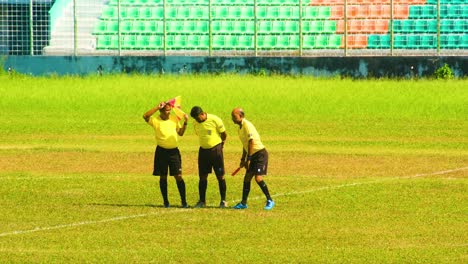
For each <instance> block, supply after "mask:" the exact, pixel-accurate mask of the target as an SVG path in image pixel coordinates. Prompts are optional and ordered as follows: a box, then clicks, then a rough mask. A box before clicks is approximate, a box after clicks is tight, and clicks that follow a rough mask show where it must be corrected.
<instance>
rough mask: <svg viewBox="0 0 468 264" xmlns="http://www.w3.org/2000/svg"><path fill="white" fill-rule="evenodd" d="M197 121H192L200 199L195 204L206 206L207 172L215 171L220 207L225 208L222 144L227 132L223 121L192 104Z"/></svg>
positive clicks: (192, 112) (193, 114)
mask: <svg viewBox="0 0 468 264" xmlns="http://www.w3.org/2000/svg"><path fill="white" fill-rule="evenodd" d="M190 116H192V117H193V118H194V119H195V120H196V121H197V122H196V123H194V130H195V133H196V134H197V135H198V139H199V143H200V148H199V149H198V176H199V177H200V180H199V182H198V193H199V195H200V200H199V201H198V203H197V204H196V205H195V207H197V208H203V207H205V206H206V188H207V186H208V174H210V173H211V172H212V169H213V170H214V172H215V175H216V178H217V179H218V186H219V194H220V196H221V202H220V203H219V207H220V208H225V207H226V206H227V203H226V180H225V179H224V156H223V146H224V142H225V141H226V138H227V134H226V129H225V127H224V124H223V121H222V120H221V119H220V118H219V117H217V116H215V115H212V114H207V113H206V112H204V111H203V110H202V109H201V107H199V106H194V107H193V108H192V110H191V111H190Z"/></svg>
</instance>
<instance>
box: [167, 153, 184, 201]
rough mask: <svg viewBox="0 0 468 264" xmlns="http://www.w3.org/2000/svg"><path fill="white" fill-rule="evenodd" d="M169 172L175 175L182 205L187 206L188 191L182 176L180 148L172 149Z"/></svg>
mask: <svg viewBox="0 0 468 264" xmlns="http://www.w3.org/2000/svg"><path fill="white" fill-rule="evenodd" d="M169 172H170V175H171V176H174V178H175V180H176V183H177V189H178V190H179V194H180V201H181V204H182V207H184V208H187V207H188V205H187V199H186V191H185V182H184V179H183V178H182V158H181V156H180V152H179V149H177V148H176V149H172V150H171V154H170V160H169Z"/></svg>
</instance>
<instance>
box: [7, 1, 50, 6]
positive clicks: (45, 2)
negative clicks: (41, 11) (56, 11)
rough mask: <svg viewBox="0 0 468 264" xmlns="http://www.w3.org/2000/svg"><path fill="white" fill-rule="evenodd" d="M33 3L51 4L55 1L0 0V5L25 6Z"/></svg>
mask: <svg viewBox="0 0 468 264" xmlns="http://www.w3.org/2000/svg"><path fill="white" fill-rule="evenodd" d="M30 2H33V4H52V3H53V2H55V0H0V4H9V5H25V4H29V3H30Z"/></svg>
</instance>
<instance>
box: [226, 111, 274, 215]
mask: <svg viewBox="0 0 468 264" xmlns="http://www.w3.org/2000/svg"><path fill="white" fill-rule="evenodd" d="M244 115H245V114H244V111H243V110H242V109H241V108H234V110H232V113H231V117H232V121H233V122H234V124H237V125H239V130H238V134H239V139H240V141H241V142H242V146H243V149H242V158H241V161H240V165H239V167H241V168H242V167H245V168H246V170H247V171H246V173H245V176H244V185H243V189H242V201H241V202H240V203H238V204H236V205H235V206H234V209H247V198H248V197H249V192H250V182H251V181H252V178H253V177H255V181H256V182H257V184H258V186H259V187H260V189H262V191H263V193H264V194H265V196H266V199H267V201H266V205H265V207H264V208H265V210H271V209H273V207H274V206H275V202H274V201H273V200H272V199H271V196H270V193H269V191H268V187H267V185H266V183H265V182H264V181H263V176H264V175H266V174H267V169H268V152H267V151H266V149H265V146H263V144H262V141H261V140H260V135H259V134H258V132H257V129H256V128H255V127H254V125H253V124H252V123H250V122H249V121H248V120H247V119H245V118H244Z"/></svg>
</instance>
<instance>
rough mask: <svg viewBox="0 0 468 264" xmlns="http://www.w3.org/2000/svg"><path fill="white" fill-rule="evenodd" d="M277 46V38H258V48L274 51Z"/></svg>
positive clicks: (269, 36)
mask: <svg viewBox="0 0 468 264" xmlns="http://www.w3.org/2000/svg"><path fill="white" fill-rule="evenodd" d="M275 46H276V37H275V36H271V35H266V36H257V48H259V49H274V48H275Z"/></svg>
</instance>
